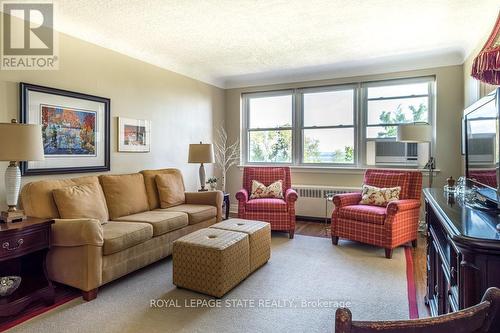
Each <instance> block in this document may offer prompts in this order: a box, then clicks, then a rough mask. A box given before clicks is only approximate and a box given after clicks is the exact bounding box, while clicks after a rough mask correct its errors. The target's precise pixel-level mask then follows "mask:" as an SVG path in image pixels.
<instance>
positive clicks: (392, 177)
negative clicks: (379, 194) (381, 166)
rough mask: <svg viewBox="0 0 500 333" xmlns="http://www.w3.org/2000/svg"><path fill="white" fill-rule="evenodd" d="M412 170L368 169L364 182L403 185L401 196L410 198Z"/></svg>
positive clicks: (372, 184) (385, 185) (389, 185)
mask: <svg viewBox="0 0 500 333" xmlns="http://www.w3.org/2000/svg"><path fill="white" fill-rule="evenodd" d="M410 176H411V174H410V172H394V171H390V172H389V171H377V170H367V171H366V173H365V180H364V184H366V185H371V186H376V187H396V186H400V187H401V193H400V198H401V199H408V196H409V189H410Z"/></svg>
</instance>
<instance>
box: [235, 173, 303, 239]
mask: <svg viewBox="0 0 500 333" xmlns="http://www.w3.org/2000/svg"><path fill="white" fill-rule="evenodd" d="M252 180H257V181H259V182H261V183H262V184H264V185H266V186H268V185H270V184H271V183H273V182H275V181H277V180H282V181H283V195H284V197H285V198H284V199H277V198H262V199H249V198H250V194H249V193H252ZM291 186H292V182H291V177H290V168H288V167H247V168H244V169H243V189H241V190H240V191H238V193H236V199H238V217H239V218H240V219H248V220H260V221H265V222H269V223H270V224H271V230H279V231H288V235H289V237H290V238H293V235H294V232H295V201H297V192H295V191H294V190H293V189H292V188H291Z"/></svg>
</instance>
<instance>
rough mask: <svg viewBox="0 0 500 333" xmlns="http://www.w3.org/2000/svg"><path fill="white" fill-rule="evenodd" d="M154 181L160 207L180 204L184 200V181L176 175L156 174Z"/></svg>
mask: <svg viewBox="0 0 500 333" xmlns="http://www.w3.org/2000/svg"><path fill="white" fill-rule="evenodd" d="M155 182H156V187H157V188H158V195H159V196H160V207H161V208H169V207H173V206H177V205H182V204H183V203H184V202H185V201H186V196H185V194H184V183H183V182H182V179H180V178H179V177H177V175H175V174H172V173H165V174H161V175H156V176H155Z"/></svg>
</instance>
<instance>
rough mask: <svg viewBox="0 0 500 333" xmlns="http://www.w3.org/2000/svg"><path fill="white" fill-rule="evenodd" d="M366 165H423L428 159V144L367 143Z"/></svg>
mask: <svg viewBox="0 0 500 333" xmlns="http://www.w3.org/2000/svg"><path fill="white" fill-rule="evenodd" d="M366 149H367V154H366V156H367V161H366V162H367V164H368V165H376V164H401V165H414V166H418V165H425V163H426V162H427V160H428V159H429V143H415V142H397V141H382V140H380V141H368V142H367V143H366Z"/></svg>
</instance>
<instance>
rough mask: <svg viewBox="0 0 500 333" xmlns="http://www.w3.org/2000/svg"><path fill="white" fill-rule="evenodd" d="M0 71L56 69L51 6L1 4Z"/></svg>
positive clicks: (23, 3) (25, 3)
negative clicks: (0, 55) (0, 41)
mask: <svg viewBox="0 0 500 333" xmlns="http://www.w3.org/2000/svg"><path fill="white" fill-rule="evenodd" d="M2 12H3V13H2V59H1V67H0V68H1V69H3V70H34V69H35V70H40V69H42V70H51V69H58V62H57V59H58V58H57V55H56V53H55V51H56V48H55V44H56V43H55V38H54V35H55V34H54V5H53V4H52V3H27V2H12V1H9V2H3V3H2Z"/></svg>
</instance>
